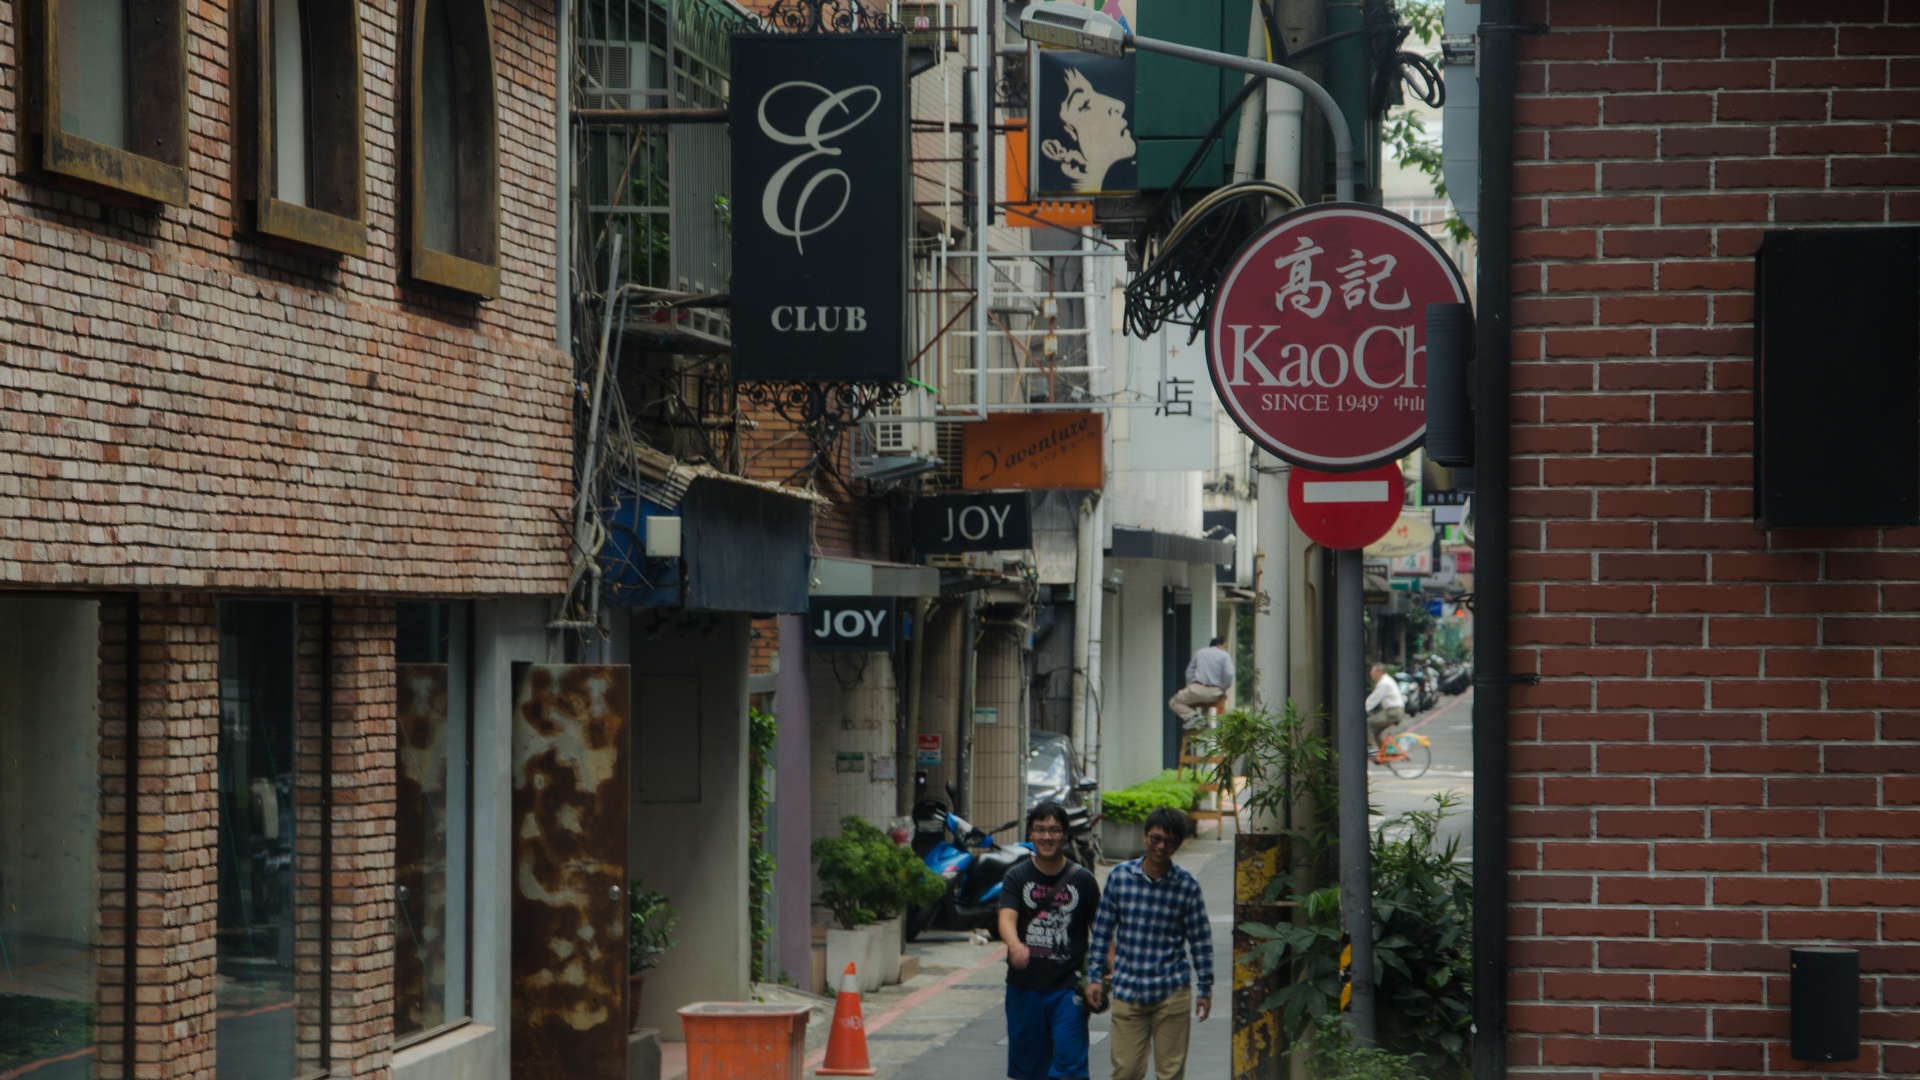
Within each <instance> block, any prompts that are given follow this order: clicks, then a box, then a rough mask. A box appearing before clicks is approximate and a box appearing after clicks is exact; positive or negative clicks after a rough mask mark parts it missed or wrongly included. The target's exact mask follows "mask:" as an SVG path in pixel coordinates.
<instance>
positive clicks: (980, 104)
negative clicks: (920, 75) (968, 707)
mask: <svg viewBox="0 0 1920 1080" xmlns="http://www.w3.org/2000/svg"><path fill="white" fill-rule="evenodd" d="M992 20H993V15H992V5H991V0H973V25H974V27H975V29H976V30H977V31H978V32H977V33H975V34H974V35H973V122H974V124H975V126H976V129H977V133H976V134H975V135H974V137H973V204H974V212H973V287H974V297H973V353H974V362H973V368H974V372H973V407H974V408H975V409H980V410H982V411H983V413H984V409H985V406H986V398H985V397H984V396H983V395H984V394H985V393H986V380H985V378H984V377H983V376H982V374H981V369H983V368H985V367H986V366H987V308H988V306H989V302H988V297H989V296H990V295H991V291H992V286H993V278H992V277H991V275H992V273H993V269H992V267H990V266H989V265H988V264H987V225H988V223H989V222H991V221H992V220H993V177H992V175H991V174H989V173H988V171H987V159H988V154H987V140H989V139H991V138H993V97H992V96H991V94H990V93H989V92H988V89H987V87H988V82H987V76H988V74H989V72H990V69H991V68H992V67H993V34H992V33H991V30H992V27H993V21H992ZM968 610H969V613H971V610H972V609H971V608H969V609H968ZM968 719H969V720H971V719H972V718H971V717H968Z"/></svg>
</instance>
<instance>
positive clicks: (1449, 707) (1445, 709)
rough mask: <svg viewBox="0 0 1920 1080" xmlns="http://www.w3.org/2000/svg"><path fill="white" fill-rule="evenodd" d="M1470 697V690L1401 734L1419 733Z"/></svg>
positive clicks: (1471, 692)
mask: <svg viewBox="0 0 1920 1080" xmlns="http://www.w3.org/2000/svg"><path fill="white" fill-rule="evenodd" d="M1471 697H1473V691H1471V690H1469V691H1467V692H1466V693H1464V694H1461V695H1460V696H1459V697H1457V698H1454V699H1453V700H1452V701H1449V702H1447V703H1446V704H1445V705H1443V706H1441V707H1440V708H1438V709H1435V710H1434V711H1432V712H1430V713H1428V714H1427V718H1426V719H1425V720H1422V721H1420V722H1419V723H1417V724H1415V725H1413V726H1412V727H1410V728H1408V729H1407V730H1405V731H1403V732H1401V734H1402V735H1411V734H1413V733H1414V732H1416V731H1419V730H1420V729H1421V728H1423V727H1426V726H1427V725H1428V724H1431V723H1433V722H1434V721H1435V720H1438V719H1440V718H1441V717H1443V716H1445V715H1447V714H1448V713H1450V712H1452V711H1453V710H1454V706H1456V705H1459V704H1460V703H1461V702H1463V701H1466V700H1468V699H1469V698H1471ZM1396 760H1397V759H1396Z"/></svg>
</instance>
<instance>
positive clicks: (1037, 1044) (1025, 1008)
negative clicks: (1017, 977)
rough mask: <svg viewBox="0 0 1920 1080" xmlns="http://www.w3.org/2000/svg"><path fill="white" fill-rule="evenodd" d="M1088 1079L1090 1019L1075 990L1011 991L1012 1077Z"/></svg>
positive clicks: (1009, 1044) (1013, 1079) (1021, 1079)
mask: <svg viewBox="0 0 1920 1080" xmlns="http://www.w3.org/2000/svg"><path fill="white" fill-rule="evenodd" d="M1086 1075H1087V1015H1086V1014H1085V1013H1083V1012H1081V1011H1080V1000H1079V999H1078V998H1076V997H1075V996H1074V994H1073V987H1072V986H1063V987H1061V988H1060V989H1058V990H1029V989H1027V988H1025V987H1021V986H1009V987H1007V1076H1008V1077H1010V1078H1011V1080H1079V1078H1081V1077H1084V1076H1086Z"/></svg>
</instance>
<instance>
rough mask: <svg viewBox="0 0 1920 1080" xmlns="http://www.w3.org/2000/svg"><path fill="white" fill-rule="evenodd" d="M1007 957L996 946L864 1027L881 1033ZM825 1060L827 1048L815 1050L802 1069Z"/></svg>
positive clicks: (898, 1003) (1002, 950)
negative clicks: (901, 1018) (881, 1030)
mask: <svg viewBox="0 0 1920 1080" xmlns="http://www.w3.org/2000/svg"><path fill="white" fill-rule="evenodd" d="M1006 956H1007V947H1006V946H1005V945H1000V946H996V947H995V948H994V950H993V951H992V952H991V953H988V954H987V955H986V956H985V957H983V958H981V959H979V960H976V961H975V962H973V963H972V964H969V965H968V966H966V967H963V968H961V969H960V970H959V971H955V972H951V973H949V974H947V975H946V976H944V977H943V978H941V980H940V981H939V982H937V983H934V984H933V985H932V986H923V987H921V988H920V989H918V990H915V991H914V992H913V993H911V994H908V995H907V996H906V997H903V998H901V999H900V1000H899V1001H896V1002H894V1003H893V1004H892V1005H891V1006H889V1007H888V1009H887V1011H885V1012H883V1013H881V1014H880V1015H879V1016H876V1017H874V1018H873V1019H872V1020H869V1021H867V1022H866V1023H865V1024H864V1025H863V1026H864V1027H865V1029H866V1030H867V1032H868V1033H869V1034H871V1033H873V1032H876V1031H879V1030H880V1029H881V1028H883V1027H886V1026H887V1025H888V1024H891V1023H893V1022H894V1021H895V1020H898V1019H900V1017H901V1015H902V1014H903V1013H905V1012H906V1011H907V1010H908V1009H911V1008H913V1007H914V1006H916V1005H918V1004H920V1003H921V1002H923V1001H926V1000H927V999H928V998H930V997H932V996H933V995H935V994H937V993H939V992H940V991H942V990H945V989H947V988H948V987H950V986H952V985H953V984H955V983H957V982H959V981H960V980H962V979H964V978H966V977H967V976H969V975H971V974H973V973H974V972H976V971H979V970H980V969H981V968H983V967H986V966H987V965H988V964H994V963H998V962H1000V961H1001V960H1004V959H1006ZM825 1060H827V1048H826V1047H824V1046H823V1047H821V1048H820V1049H818V1050H815V1051H814V1052H813V1053H811V1054H808V1055H807V1060H806V1064H804V1065H802V1066H801V1068H802V1069H804V1070H806V1071H809V1072H811V1071H812V1070H813V1069H814V1068H815V1067H816V1066H818V1065H819V1064H820V1063H821V1062H823V1061H825Z"/></svg>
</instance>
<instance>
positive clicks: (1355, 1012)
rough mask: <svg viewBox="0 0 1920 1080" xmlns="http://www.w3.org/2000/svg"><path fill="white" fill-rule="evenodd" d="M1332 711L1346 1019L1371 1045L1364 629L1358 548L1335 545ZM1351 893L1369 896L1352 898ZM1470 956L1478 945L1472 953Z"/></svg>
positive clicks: (1370, 885)
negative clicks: (1349, 983) (1348, 955)
mask: <svg viewBox="0 0 1920 1080" xmlns="http://www.w3.org/2000/svg"><path fill="white" fill-rule="evenodd" d="M1333 587H1334V594H1335V604H1334V628H1333V632H1334V657H1335V659H1334V664H1333V673H1334V682H1335V686H1334V691H1333V702H1334V708H1335V709H1336V710H1338V711H1337V712H1336V713H1335V714H1334V715H1335V716H1336V717H1337V718H1338V719H1337V722H1336V726H1335V730H1336V731H1337V732H1338V735H1339V738H1338V740H1337V744H1336V745H1337V747H1338V751H1339V763H1338V771H1339V779H1340V811H1339V821H1340V899H1341V903H1340V929H1342V930H1345V931H1346V932H1347V938H1348V941H1349V943H1350V944H1351V946H1352V948H1353V966H1352V968H1351V969H1350V971H1351V973H1352V976H1353V1002H1352V1004H1351V1005H1350V1006H1349V1007H1348V1010H1347V1020H1348V1022H1349V1023H1351V1024H1352V1025H1353V1037H1354V1039H1355V1041H1357V1042H1358V1043H1360V1045H1362V1046H1373V1045H1374V1037H1375V1030H1374V989H1375V987H1374V982H1373V904H1372V902H1371V901H1372V898H1373V844H1372V840H1371V836H1372V829H1371V828H1370V827H1369V822H1368V820H1367V741H1368V740H1367V705H1366V689H1365V687H1366V685H1367V674H1366V670H1365V664H1366V630H1365V627H1364V626H1363V624H1362V616H1363V613H1362V610H1361V603H1362V601H1363V594H1362V587H1361V553H1360V552H1359V551H1357V550H1347V551H1337V552H1335V553H1334V585H1333ZM1353 897H1365V898H1366V899H1367V900H1368V902H1367V903H1363V904H1356V903H1352V902H1351V899H1352V898H1353ZM1475 955H1476V956H1477V955H1478V953H1475Z"/></svg>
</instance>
